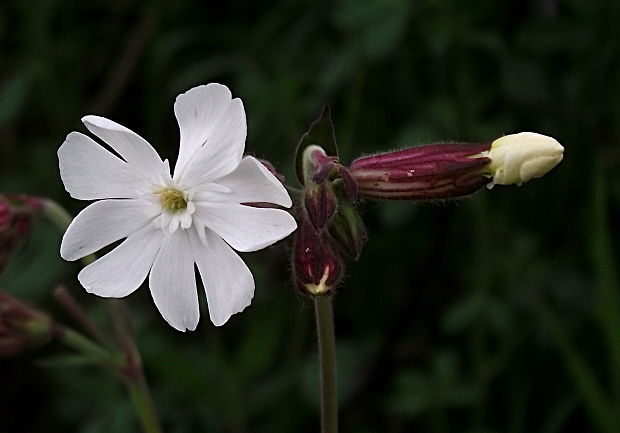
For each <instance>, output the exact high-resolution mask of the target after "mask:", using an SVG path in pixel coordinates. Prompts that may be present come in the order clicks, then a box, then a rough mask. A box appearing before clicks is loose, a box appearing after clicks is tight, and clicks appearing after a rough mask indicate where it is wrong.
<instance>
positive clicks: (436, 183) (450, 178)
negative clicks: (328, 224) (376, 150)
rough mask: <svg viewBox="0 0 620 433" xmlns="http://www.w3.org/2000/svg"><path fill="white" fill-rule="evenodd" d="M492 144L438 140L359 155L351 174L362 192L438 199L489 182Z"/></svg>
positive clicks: (397, 197) (468, 191) (465, 192)
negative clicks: (369, 154)
mask: <svg viewBox="0 0 620 433" xmlns="http://www.w3.org/2000/svg"><path fill="white" fill-rule="evenodd" d="M489 147H490V145H489V144H462V143H439V144H431V145H427V146H420V147H413V148H410V149H404V150H398V151H394V152H387V153H381V154H378V155H372V156H366V157H363V158H359V159H357V160H355V161H354V162H353V164H351V168H350V173H351V176H352V177H353V179H355V181H356V182H357V187H358V192H359V194H360V195H362V196H365V197H370V198H378V199H391V200H436V199H445V198H453V197H461V196H465V195H469V194H472V193H473V192H475V191H476V190H478V189H479V188H480V187H482V186H484V185H486V184H487V183H488V182H489V178H488V176H485V175H484V174H483V170H484V168H485V167H486V166H487V165H488V164H489V163H490V162H491V160H490V159H489V158H487V157H484V156H482V155H481V153H482V152H485V151H487V150H489Z"/></svg>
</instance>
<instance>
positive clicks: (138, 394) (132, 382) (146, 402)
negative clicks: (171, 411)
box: [127, 374, 163, 433]
mask: <svg viewBox="0 0 620 433" xmlns="http://www.w3.org/2000/svg"><path fill="white" fill-rule="evenodd" d="M127 388H128V389H129V394H130V395H131V399H132V400H133V404H134V406H135V408H136V411H137V412H138V414H139V415H140V420H141V421H142V428H143V429H144V432H145V433H162V432H163V430H162V429H161V426H160V424H159V418H158V417H157V411H156V410H155V405H154V404H153V399H152V398H151V394H150V392H149V388H148V385H147V383H146V380H145V379H144V375H142V374H140V375H139V376H138V377H136V378H133V379H129V380H127Z"/></svg>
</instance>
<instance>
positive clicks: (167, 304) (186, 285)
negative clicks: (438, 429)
mask: <svg viewBox="0 0 620 433" xmlns="http://www.w3.org/2000/svg"><path fill="white" fill-rule="evenodd" d="M149 287H150V288H151V295H152V296H153V301H155V305H156V306H157V309H158V310H159V312H160V313H161V315H162V317H163V318H164V319H165V320H166V322H168V323H169V324H170V326H172V327H173V328H175V329H177V330H179V331H185V330H186V329H189V330H190V331H193V330H194V329H196V326H197V325H198V319H199V317H200V312H199V309H198V293H197V290H196V276H195V272H194V254H193V251H192V246H191V244H190V241H189V238H188V235H187V231H185V230H177V231H176V232H174V233H173V234H172V235H169V236H167V237H166V239H165V240H164V244H163V245H162V247H161V250H160V251H159V254H158V255H157V258H156V259H155V263H154V264H153V269H151V274H150V275H149Z"/></svg>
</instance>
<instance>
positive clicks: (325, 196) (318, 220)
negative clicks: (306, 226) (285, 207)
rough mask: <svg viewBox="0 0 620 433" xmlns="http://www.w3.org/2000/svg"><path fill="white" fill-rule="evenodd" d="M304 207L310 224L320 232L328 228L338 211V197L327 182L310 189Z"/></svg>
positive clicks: (305, 197)
mask: <svg viewBox="0 0 620 433" xmlns="http://www.w3.org/2000/svg"><path fill="white" fill-rule="evenodd" d="M304 206H305V208H306V212H307V214H308V218H309V219H310V222H311V223H312V225H313V226H314V228H315V230H317V231H319V230H321V229H323V228H324V227H325V226H327V224H328V222H329V220H330V218H331V217H332V215H333V214H334V211H335V210H336V197H335V195H334V192H333V191H332V189H331V188H330V186H329V185H327V184H326V183H325V182H323V183H321V184H319V185H314V186H313V187H309V188H308V189H307V190H306V192H305V194H304Z"/></svg>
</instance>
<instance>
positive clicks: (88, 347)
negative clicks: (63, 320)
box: [57, 328, 123, 369]
mask: <svg viewBox="0 0 620 433" xmlns="http://www.w3.org/2000/svg"><path fill="white" fill-rule="evenodd" d="M57 333H58V338H59V340H60V341H61V342H62V343H64V344H66V345H67V346H69V347H71V348H73V349H75V350H77V351H78V352H81V353H82V354H84V355H85V356H87V357H88V358H90V359H92V360H94V361H97V362H99V363H101V364H103V365H105V366H107V367H111V368H113V369H118V368H119V367H121V366H122V365H123V364H122V358H121V357H120V356H114V354H112V353H110V352H109V351H107V350H106V349H104V348H102V347H101V346H99V345H98V344H96V343H94V342H92V341H91V340H89V339H88V338H86V337H85V336H83V335H82V334H80V333H78V332H75V331H73V330H72V329H68V328H62V329H60V330H59V331H57Z"/></svg>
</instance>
